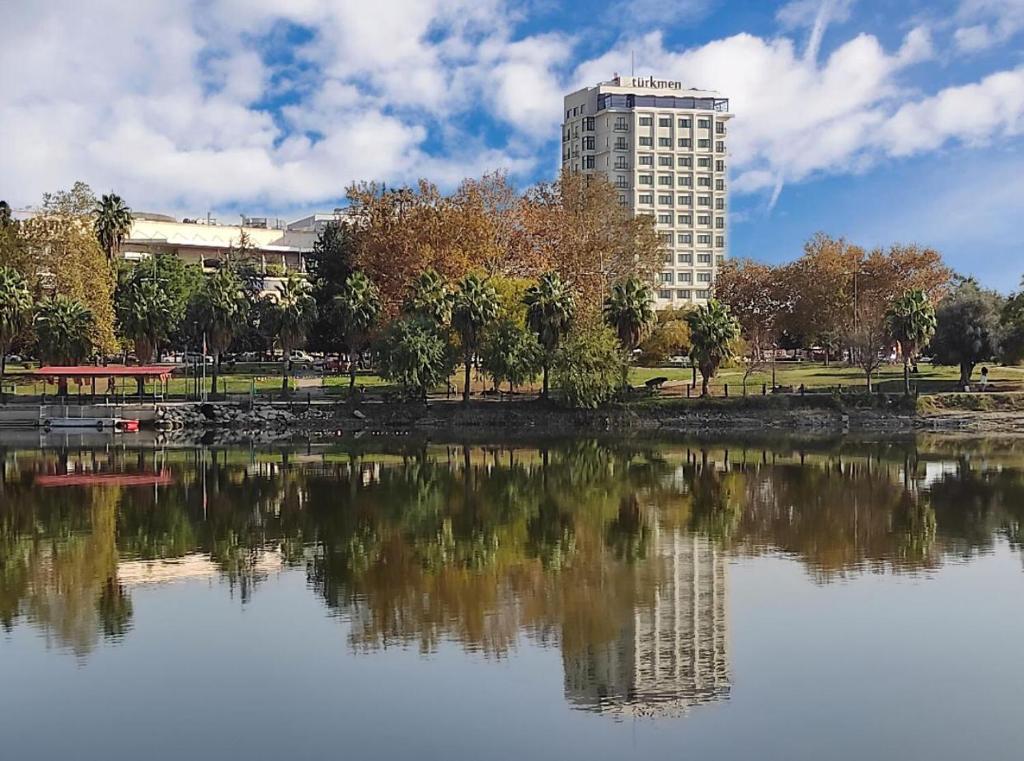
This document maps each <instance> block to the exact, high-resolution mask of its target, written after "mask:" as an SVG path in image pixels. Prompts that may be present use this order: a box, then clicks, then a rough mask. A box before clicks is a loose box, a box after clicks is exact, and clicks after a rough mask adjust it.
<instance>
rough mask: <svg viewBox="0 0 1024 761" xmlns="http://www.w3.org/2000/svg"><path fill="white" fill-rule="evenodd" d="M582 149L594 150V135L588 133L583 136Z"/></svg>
mask: <svg viewBox="0 0 1024 761" xmlns="http://www.w3.org/2000/svg"><path fill="white" fill-rule="evenodd" d="M583 150H585V151H592V150H594V136H593V135H588V136H587V137H585V138H583Z"/></svg>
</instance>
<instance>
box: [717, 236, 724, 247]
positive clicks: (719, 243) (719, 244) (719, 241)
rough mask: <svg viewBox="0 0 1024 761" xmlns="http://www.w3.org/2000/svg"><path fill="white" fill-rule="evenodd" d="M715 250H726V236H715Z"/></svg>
mask: <svg viewBox="0 0 1024 761" xmlns="http://www.w3.org/2000/svg"><path fill="white" fill-rule="evenodd" d="M715 248H725V236H724V235H716V236H715Z"/></svg>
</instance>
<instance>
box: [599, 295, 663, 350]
mask: <svg viewBox="0 0 1024 761" xmlns="http://www.w3.org/2000/svg"><path fill="white" fill-rule="evenodd" d="M653 304H654V293H653V291H652V290H651V286H650V285H648V284H647V283H646V282H644V281H643V280H641V279H640V278H638V277H635V276H633V277H628V278H626V279H625V280H620V281H619V282H618V283H616V284H615V285H613V286H612V290H611V293H609V294H608V296H607V297H606V298H605V301H604V321H605V323H606V324H607V325H608V326H609V327H611V328H612V329H613V330H614V331H615V334H616V335H617V336H618V337H619V343H621V344H622V348H623V349H624V350H625V352H626V357H627V360H628V359H630V358H632V356H633V349H635V348H636V347H637V346H638V345H639V343H640V342H641V341H643V340H644V338H646V337H647V335H648V334H649V333H650V332H651V328H652V327H653V326H654V307H653Z"/></svg>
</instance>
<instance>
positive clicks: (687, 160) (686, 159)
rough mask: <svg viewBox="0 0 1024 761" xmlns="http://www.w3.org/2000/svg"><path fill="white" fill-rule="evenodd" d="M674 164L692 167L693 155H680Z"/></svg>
mask: <svg viewBox="0 0 1024 761" xmlns="http://www.w3.org/2000/svg"><path fill="white" fill-rule="evenodd" d="M676 166H681V167H685V168H686V169H690V168H692V167H693V157H692V156H680V157H679V159H678V160H677V161H676Z"/></svg>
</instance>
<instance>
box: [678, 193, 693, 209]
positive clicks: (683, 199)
mask: <svg viewBox="0 0 1024 761" xmlns="http://www.w3.org/2000/svg"><path fill="white" fill-rule="evenodd" d="M676 202H677V203H678V204H679V205H680V206H692V205H693V196H691V195H690V194H689V193H687V194H685V195H681V196H678V197H677V198H676Z"/></svg>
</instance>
